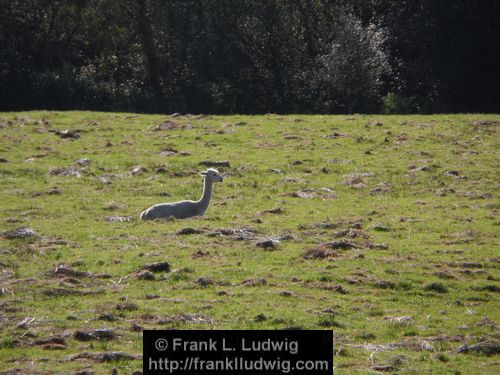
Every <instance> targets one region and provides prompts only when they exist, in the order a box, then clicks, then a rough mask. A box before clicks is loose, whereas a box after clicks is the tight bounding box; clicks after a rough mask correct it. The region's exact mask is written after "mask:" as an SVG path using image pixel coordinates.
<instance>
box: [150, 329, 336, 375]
mask: <svg viewBox="0 0 500 375" xmlns="http://www.w3.org/2000/svg"><path fill="white" fill-rule="evenodd" d="M143 345H144V347H143V348H144V357H143V373H144V374H145V375H147V374H150V375H153V374H182V375H195V374H196V375H200V374H203V375H209V374H214V375H215V374H232V375H243V374H245V375H249V374H252V375H257V374H262V375H274V374H311V375H327V374H328V375H331V374H332V373H333V332H332V331H325V330H315V331H306V330H283V331H271V330H262V331H248V330H221V331H200V330H161V331H153V330H145V331H144V333H143Z"/></svg>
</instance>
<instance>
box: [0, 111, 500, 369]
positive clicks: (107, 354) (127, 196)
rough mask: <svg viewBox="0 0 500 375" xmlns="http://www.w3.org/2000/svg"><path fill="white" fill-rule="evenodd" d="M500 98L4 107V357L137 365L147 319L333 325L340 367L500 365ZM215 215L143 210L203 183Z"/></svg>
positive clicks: (26, 364) (69, 365) (31, 365)
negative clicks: (380, 111)
mask: <svg viewBox="0 0 500 375" xmlns="http://www.w3.org/2000/svg"><path fill="white" fill-rule="evenodd" d="M499 126H500V117H499V116H496V115H439V116H368V115H366V116H365V115H352V116H347V115H345V116H319V115H316V116H300V115H290V116H281V115H275V114H269V115H262V116H203V115H198V116H194V115H178V114H175V115H136V114H124V113H123V114H122V113H96V112H26V113H3V114H1V117H0V201H1V204H0V231H1V234H0V254H1V257H0V267H1V273H0V332H1V341H0V370H3V371H6V370H9V369H11V370H12V369H22V370H23V373H43V372H46V371H49V370H50V371H53V372H56V373H57V372H59V373H77V372H79V371H84V370H89V371H90V370H93V371H95V372H96V373H102V372H109V371H111V370H112V369H113V368H116V369H118V371H125V372H127V373H132V372H133V371H137V370H139V369H141V368H142V363H141V353H142V335H141V330H142V329H170V328H181V329H231V328H241V329H290V328H296V329H329V330H333V331H334V337H335V358H334V362H335V364H336V366H337V371H338V372H339V373H371V372H373V371H393V372H398V371H399V372H407V373H423V372H425V371H428V370H430V369H432V370H434V371H436V372H438V371H441V372H451V371H453V370H457V371H460V372H461V373H488V371H491V372H493V371H494V367H495V366H498V354H499V345H500V344H499V340H500V336H499V331H498V324H499V311H500V305H499V297H498V293H499V290H500V283H499V280H500V274H499V267H500V264H499V262H500V256H499V247H498V238H497V234H498V225H499V224H500V220H499V215H498V214H499V210H500V205H499V203H498V188H499V185H498V184H499V182H498V163H499V158H498V140H499ZM210 166H213V167H215V168H218V169H219V171H220V172H221V173H222V174H223V175H224V182H223V183H222V184H216V185H215V189H214V195H213V198H212V203H211V205H210V207H209V208H208V210H207V212H206V214H205V216H204V217H200V218H192V219H187V220H171V219H165V220H157V221H140V220H139V219H138V215H139V213H140V212H141V211H142V210H144V209H145V208H147V207H149V206H150V205H152V204H155V203H160V202H168V201H177V200H182V199H198V198H199V196H200V195H201V191H202V181H203V177H202V176H200V175H199V172H201V171H203V170H205V169H206V168H207V167H210Z"/></svg>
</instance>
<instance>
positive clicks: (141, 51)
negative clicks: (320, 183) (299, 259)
mask: <svg viewBox="0 0 500 375" xmlns="http://www.w3.org/2000/svg"><path fill="white" fill-rule="evenodd" d="M499 10H500V5H499V3H498V2H497V1H491V0H474V1H471V0H397V1H396V0H0V109H1V110H20V109H38V108H47V109H92V110H112V111H137V112H161V113H169V112H189V113H266V112H277V113H353V112H360V113H378V112H384V113H430V112H498V111H499V109H500V100H499V95H498V93H499V88H500V87H499V78H500V75H499V67H500V45H499V40H500V39H499V37H498V35H500V27H499V24H500V22H498V20H499V19H500V17H499V16H500V12H499Z"/></svg>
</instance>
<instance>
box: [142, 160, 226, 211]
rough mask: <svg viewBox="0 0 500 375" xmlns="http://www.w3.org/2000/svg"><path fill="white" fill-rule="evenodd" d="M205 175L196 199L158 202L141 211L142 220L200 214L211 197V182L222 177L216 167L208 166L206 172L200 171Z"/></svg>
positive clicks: (219, 180)
mask: <svg viewBox="0 0 500 375" xmlns="http://www.w3.org/2000/svg"><path fill="white" fill-rule="evenodd" d="M201 175H203V176H205V184H204V185H203V194H202V196H201V198H200V200H197V201H180V202H174V203H160V204H155V205H154V206H151V207H149V208H148V209H147V210H144V211H143V212H142V213H141V216H140V218H141V219H143V220H148V219H149V220H154V219H158V218H161V217H170V216H173V217H175V218H177V219H186V218H188V217H192V216H202V215H203V214H204V213H205V211H206V210H207V208H208V205H209V204H210V198H212V184H213V183H214V182H222V180H223V178H222V176H221V175H220V174H219V171H218V170H217V169H212V168H209V169H207V171H206V172H201Z"/></svg>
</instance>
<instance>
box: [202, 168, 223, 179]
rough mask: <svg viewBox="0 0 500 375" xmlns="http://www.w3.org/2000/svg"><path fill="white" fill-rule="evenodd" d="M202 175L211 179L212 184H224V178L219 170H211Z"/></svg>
mask: <svg viewBox="0 0 500 375" xmlns="http://www.w3.org/2000/svg"><path fill="white" fill-rule="evenodd" d="M201 175H203V176H205V178H207V179H209V180H210V181H212V182H222V181H223V180H224V178H223V177H222V176H221V175H220V174H219V171H218V170H217V169H213V168H209V169H207V170H206V172H201Z"/></svg>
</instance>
